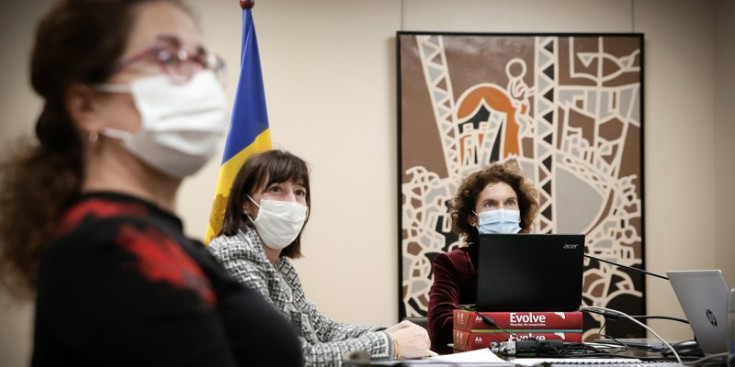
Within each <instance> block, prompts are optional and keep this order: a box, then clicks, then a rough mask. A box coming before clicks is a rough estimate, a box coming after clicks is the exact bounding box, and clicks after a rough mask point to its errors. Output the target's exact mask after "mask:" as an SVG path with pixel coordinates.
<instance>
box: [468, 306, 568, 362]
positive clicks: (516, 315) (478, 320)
mask: <svg viewBox="0 0 735 367" xmlns="http://www.w3.org/2000/svg"><path fill="white" fill-rule="evenodd" d="M528 339H537V340H561V341H565V342H581V341H582V312H579V311H574V312H536V311H523V312H512V311H510V312H475V311H469V310H454V330H453V341H454V351H455V352H465V351H470V350H475V349H482V348H487V347H490V344H491V343H492V342H503V341H509V340H528Z"/></svg>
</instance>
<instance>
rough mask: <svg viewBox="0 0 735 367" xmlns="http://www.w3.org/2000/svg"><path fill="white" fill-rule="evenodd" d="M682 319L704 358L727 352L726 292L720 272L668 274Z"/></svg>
mask: <svg viewBox="0 0 735 367" xmlns="http://www.w3.org/2000/svg"><path fill="white" fill-rule="evenodd" d="M666 275H668V276H669V282H670V283H671V286H672V287H673V288H674V293H675V294H676V298H677V299H678V300H679V304H680V305H681V308H682V310H684V315H686V317H687V320H688V321H689V326H691V327H692V331H693V332H694V337H695V338H696V339H697V343H698V344H699V347H700V348H701V349H702V352H704V353H705V354H717V353H724V352H727V323H728V320H727V314H726V313H725V309H726V306H727V294H728V288H727V283H726V282H725V277H724V276H722V272H721V271H720V270H681V271H668V272H666Z"/></svg>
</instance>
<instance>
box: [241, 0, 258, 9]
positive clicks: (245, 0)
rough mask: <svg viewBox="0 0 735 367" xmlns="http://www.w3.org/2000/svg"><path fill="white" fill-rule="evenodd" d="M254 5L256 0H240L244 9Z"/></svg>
mask: <svg viewBox="0 0 735 367" xmlns="http://www.w3.org/2000/svg"><path fill="white" fill-rule="evenodd" d="M254 5H255V1H254V0H240V7H241V8H243V9H252V8H253V6H254Z"/></svg>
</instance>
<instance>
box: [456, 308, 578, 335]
mask: <svg viewBox="0 0 735 367" xmlns="http://www.w3.org/2000/svg"><path fill="white" fill-rule="evenodd" d="M479 314H482V315H484V316H487V317H489V318H490V319H492V320H493V321H495V324H497V326H496V325H492V324H489V323H486V322H485V321H484V320H483V319H482V317H480V315H479ZM499 328H503V329H508V330H510V329H516V330H525V329H531V330H537V329H545V330H570V329H573V330H576V329H580V330H581V329H582V312H579V311H573V312H543V311H521V312H513V311H511V312H475V311H468V310H454V329H455V330H462V331H477V330H497V329H499Z"/></svg>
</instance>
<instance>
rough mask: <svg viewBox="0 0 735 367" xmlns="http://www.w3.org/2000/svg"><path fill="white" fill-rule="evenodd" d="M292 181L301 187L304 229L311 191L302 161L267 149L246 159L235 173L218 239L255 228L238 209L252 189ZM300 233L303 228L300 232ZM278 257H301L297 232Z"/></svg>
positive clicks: (306, 168)
mask: <svg viewBox="0 0 735 367" xmlns="http://www.w3.org/2000/svg"><path fill="white" fill-rule="evenodd" d="M286 181H294V182H299V183H301V184H303V186H304V188H305V189H306V206H307V207H308V208H309V210H308V211H307V214H306V221H305V222H304V227H306V223H307V222H308V221H309V215H310V214H311V190H310V189H309V168H308V167H307V165H306V162H304V160H303V159H301V158H299V157H297V156H295V155H293V154H291V153H289V152H286V151H283V150H269V151H266V152H263V153H258V154H254V155H252V156H250V157H249V158H248V159H247V160H246V161H245V163H244V164H243V165H242V167H240V171H239V172H237V176H236V177H235V180H234V182H233V183H232V187H231V188H230V196H229V197H228V198H227V206H226V209H225V219H224V221H223V222H222V229H221V230H220V231H219V234H218V236H221V235H226V236H234V235H235V234H237V232H238V231H239V230H240V229H243V228H245V227H246V226H247V227H250V228H255V226H254V225H253V223H252V222H251V221H250V219H248V216H247V215H245V213H244V212H243V210H242V208H243V205H244V204H245V202H247V201H248V200H249V199H248V195H250V196H252V195H253V194H254V193H255V191H256V190H258V189H260V188H263V187H268V186H270V185H271V184H274V183H279V182H286ZM301 231H302V232H303V228H302V229H301ZM280 256H286V257H289V258H292V259H296V258H299V257H301V256H302V255H301V233H299V235H298V237H296V239H295V240H294V241H293V242H292V243H291V244H290V245H288V246H287V247H286V248H284V249H283V251H281V254H280Z"/></svg>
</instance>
